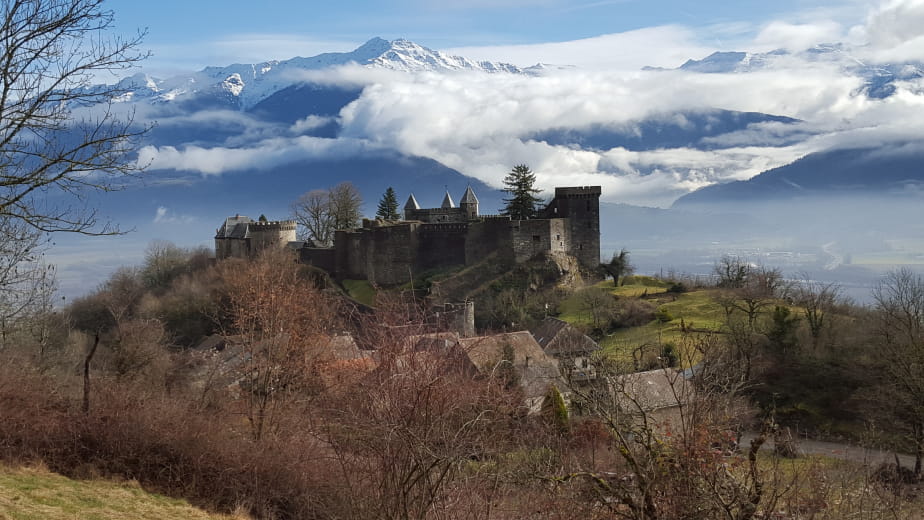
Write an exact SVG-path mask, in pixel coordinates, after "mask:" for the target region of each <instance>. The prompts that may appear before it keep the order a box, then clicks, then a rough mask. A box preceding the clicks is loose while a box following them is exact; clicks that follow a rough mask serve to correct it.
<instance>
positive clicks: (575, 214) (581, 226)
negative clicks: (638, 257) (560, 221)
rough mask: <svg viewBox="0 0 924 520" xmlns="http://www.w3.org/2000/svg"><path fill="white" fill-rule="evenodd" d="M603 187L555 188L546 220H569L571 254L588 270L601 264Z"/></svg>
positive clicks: (569, 249)
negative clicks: (601, 199) (601, 200)
mask: <svg viewBox="0 0 924 520" xmlns="http://www.w3.org/2000/svg"><path fill="white" fill-rule="evenodd" d="M600 194H601V190H600V186H583V187H570V188H555V198H554V199H552V202H551V203H550V204H549V206H548V207H547V208H546V209H545V211H544V212H543V215H542V217H543V218H567V219H568V228H569V238H570V241H571V243H570V246H569V248H568V252H570V253H571V254H572V255H573V256H574V257H575V258H577V259H578V261H579V262H580V263H581V267H584V268H585V269H594V268H596V267H597V266H598V265H599V264H600Z"/></svg>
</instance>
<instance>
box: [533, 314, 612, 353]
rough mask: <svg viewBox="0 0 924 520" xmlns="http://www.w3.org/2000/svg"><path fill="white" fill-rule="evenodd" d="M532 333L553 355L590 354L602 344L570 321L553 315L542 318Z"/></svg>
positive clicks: (543, 348)
mask: <svg viewBox="0 0 924 520" xmlns="http://www.w3.org/2000/svg"><path fill="white" fill-rule="evenodd" d="M530 333H531V334H532V335H533V337H534V338H535V339H536V343H538V344H539V346H540V347H542V350H544V351H545V353H546V354H551V355H553V356H561V355H575V354H589V353H591V352H596V351H597V350H600V345H598V344H597V342H596V341H594V340H592V339H590V338H589V337H588V336H587V335H585V334H581V332H580V331H579V330H577V329H575V328H574V327H572V326H571V325H570V324H569V323H567V322H565V321H562V320H560V319H558V318H553V317H551V316H549V317H547V318H545V319H544V320H542V323H540V324H539V325H538V326H537V327H536V328H534V329H533V330H532V331H530Z"/></svg>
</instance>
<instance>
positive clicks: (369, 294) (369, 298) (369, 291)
mask: <svg viewBox="0 0 924 520" xmlns="http://www.w3.org/2000/svg"><path fill="white" fill-rule="evenodd" d="M343 288H344V289H346V292H347V294H349V295H350V297H351V298H353V299H354V300H356V301H358V302H359V303H362V304H365V305H369V306H372V305H375V288H373V287H372V284H370V283H369V281H368V280H344V281H343Z"/></svg>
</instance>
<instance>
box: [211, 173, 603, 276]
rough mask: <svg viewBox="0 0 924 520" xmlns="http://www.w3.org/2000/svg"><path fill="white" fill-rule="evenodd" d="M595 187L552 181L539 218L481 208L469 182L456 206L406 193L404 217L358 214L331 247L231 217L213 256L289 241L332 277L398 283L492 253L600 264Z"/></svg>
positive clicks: (290, 230) (290, 228)
mask: <svg viewBox="0 0 924 520" xmlns="http://www.w3.org/2000/svg"><path fill="white" fill-rule="evenodd" d="M600 193H601V190H600V186H584V187H564V188H555V197H554V198H553V199H552V201H551V202H550V203H549V204H548V205H547V206H546V207H545V208H544V209H542V210H541V211H540V215H539V218H535V219H530V220H512V219H511V218H510V217H509V216H505V215H481V214H480V213H479V211H478V198H477V197H476V196H475V193H474V191H472V189H471V187H468V188H467V189H466V190H465V193H464V194H463V195H462V198H461V199H460V200H459V205H458V206H456V205H455V203H454V202H453V200H452V197H451V196H450V195H449V192H446V195H445V197H444V198H443V203H442V204H441V206H440V207H439V208H428V209H421V208H420V205H419V204H418V202H417V199H416V198H414V195H413V194H412V195H411V196H410V197H408V200H407V203H406V204H405V206H404V220H400V221H395V222H393V221H382V220H369V219H364V220H363V225H362V227H361V228H358V229H349V230H338V231H337V232H336V233H335V236H334V245H333V247H328V248H319V247H311V244H310V243H302V242H296V241H295V222H294V221H281V222H254V221H253V220H251V219H249V218H247V217H241V216H235V217H231V218H228V219H226V220H225V223H224V224H223V225H222V227H220V228H219V229H218V232H217V233H216V235H215V254H216V256H217V257H218V258H227V257H229V256H239V257H243V256H249V255H253V254H254V253H256V252H258V251H259V250H260V249H262V248H264V247H267V246H269V245H271V244H278V245H284V244H289V245H290V246H291V247H293V248H295V249H296V250H297V251H298V253H299V258H300V260H301V261H302V262H304V263H308V264H312V265H315V266H317V267H320V268H322V269H324V270H326V271H328V272H329V273H331V274H332V275H333V276H334V277H335V278H337V279H341V280H342V279H364V280H369V281H370V282H373V283H376V284H379V285H398V284H403V283H406V282H408V281H410V280H411V279H412V278H413V277H414V276H415V275H417V274H420V273H422V272H425V271H429V270H434V269H440V268H447V267H452V266H460V265H462V266H469V265H473V264H476V263H478V262H480V261H482V260H484V259H486V258H488V257H489V256H491V255H496V259H497V261H498V262H503V263H509V264H511V265H512V264H515V263H521V262H524V261H526V260H529V259H530V258H533V257H535V256H537V255H540V254H543V253H554V252H561V253H568V254H570V255H572V256H574V257H575V258H577V260H578V262H579V263H580V265H581V267H582V268H585V269H594V268H596V267H597V266H598V265H599V263H600V204H599V200H600Z"/></svg>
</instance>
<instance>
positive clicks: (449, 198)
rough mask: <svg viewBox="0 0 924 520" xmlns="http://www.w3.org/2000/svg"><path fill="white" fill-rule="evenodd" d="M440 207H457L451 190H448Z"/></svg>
mask: <svg viewBox="0 0 924 520" xmlns="http://www.w3.org/2000/svg"><path fill="white" fill-rule="evenodd" d="M440 207H441V208H443V209H447V208H454V207H456V203H455V202H453V201H452V196H450V195H449V190H446V196H445V197H443V205H442V206H440Z"/></svg>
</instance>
